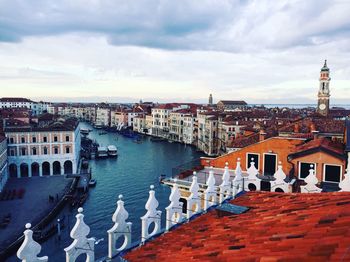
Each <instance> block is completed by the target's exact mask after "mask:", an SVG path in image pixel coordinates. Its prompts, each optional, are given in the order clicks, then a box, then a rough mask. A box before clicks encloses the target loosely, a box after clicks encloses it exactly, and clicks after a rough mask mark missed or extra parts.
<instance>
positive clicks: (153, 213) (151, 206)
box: [141, 185, 162, 243]
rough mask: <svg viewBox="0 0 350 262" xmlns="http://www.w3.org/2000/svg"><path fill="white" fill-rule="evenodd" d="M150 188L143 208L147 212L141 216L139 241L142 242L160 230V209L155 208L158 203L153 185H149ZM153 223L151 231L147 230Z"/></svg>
mask: <svg viewBox="0 0 350 262" xmlns="http://www.w3.org/2000/svg"><path fill="white" fill-rule="evenodd" d="M150 188H151V190H150V191H149V197H148V200H147V203H146V205H145V208H146V210H147V213H146V214H145V215H144V216H143V217H141V226H142V230H141V238H142V239H141V242H142V243H144V242H145V241H146V240H147V239H149V238H150V237H152V236H154V235H156V234H159V233H160V230H161V215H162V211H160V210H157V207H158V205H159V203H158V201H157V199H156V196H155V192H154V190H153V189H154V186H153V185H151V186H150ZM152 223H154V229H153V231H152V232H149V227H150V225H151V224H152Z"/></svg>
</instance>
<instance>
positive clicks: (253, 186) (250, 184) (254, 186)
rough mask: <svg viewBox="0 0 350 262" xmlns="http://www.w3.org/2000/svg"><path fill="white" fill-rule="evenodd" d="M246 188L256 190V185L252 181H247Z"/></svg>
mask: <svg viewBox="0 0 350 262" xmlns="http://www.w3.org/2000/svg"><path fill="white" fill-rule="evenodd" d="M248 189H249V191H256V185H255V184H254V183H249V184H248Z"/></svg>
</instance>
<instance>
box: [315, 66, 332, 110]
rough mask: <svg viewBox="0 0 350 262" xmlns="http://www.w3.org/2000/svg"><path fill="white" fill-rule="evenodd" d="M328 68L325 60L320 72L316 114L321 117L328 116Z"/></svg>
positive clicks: (329, 79)
mask: <svg viewBox="0 0 350 262" xmlns="http://www.w3.org/2000/svg"><path fill="white" fill-rule="evenodd" d="M330 81H331V78H330V77H329V68H328V67H327V60H325V61H324V65H323V67H322V68H321V72H320V88H319V90H318V104H317V112H318V113H319V114H321V115H323V116H328V113H329V97H330V93H329V82H330Z"/></svg>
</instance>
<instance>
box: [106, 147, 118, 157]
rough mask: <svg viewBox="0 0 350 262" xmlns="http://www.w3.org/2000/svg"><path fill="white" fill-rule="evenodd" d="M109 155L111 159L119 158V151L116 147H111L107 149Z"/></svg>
mask: <svg viewBox="0 0 350 262" xmlns="http://www.w3.org/2000/svg"><path fill="white" fill-rule="evenodd" d="M107 154H108V156H110V157H116V156H118V150H117V148H116V146H114V145H109V146H108V147H107Z"/></svg>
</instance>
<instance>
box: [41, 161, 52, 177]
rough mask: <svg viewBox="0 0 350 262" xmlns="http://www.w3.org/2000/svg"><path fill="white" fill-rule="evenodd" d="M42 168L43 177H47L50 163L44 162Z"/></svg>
mask: <svg viewBox="0 0 350 262" xmlns="http://www.w3.org/2000/svg"><path fill="white" fill-rule="evenodd" d="M42 168H43V176H49V175H50V173H51V172H50V163H49V162H44V163H43V164H42Z"/></svg>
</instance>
